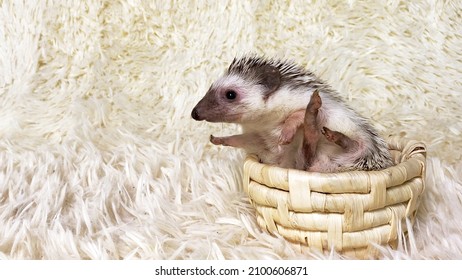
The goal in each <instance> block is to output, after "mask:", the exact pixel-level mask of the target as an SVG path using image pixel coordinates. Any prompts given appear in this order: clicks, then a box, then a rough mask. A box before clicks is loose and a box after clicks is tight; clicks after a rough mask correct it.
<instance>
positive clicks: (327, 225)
mask: <svg viewBox="0 0 462 280" xmlns="http://www.w3.org/2000/svg"><path fill="white" fill-rule="evenodd" d="M387 142H388V144H389V149H390V151H391V154H392V156H393V159H394V162H395V164H396V165H395V166H393V167H390V168H387V169H384V170H381V171H351V172H340V173H315V172H306V171H301V170H294V169H284V168H279V167H275V166H270V165H265V164H262V163H259V160H258V158H257V157H256V156H253V155H249V156H248V157H247V158H246V160H245V163H244V190H245V191H246V192H247V194H248V195H249V198H250V201H251V203H252V205H253V206H254V207H255V209H256V214H257V222H258V224H259V225H260V227H262V228H263V229H266V230H267V231H269V232H278V233H279V234H280V235H282V236H284V237H285V238H286V239H288V240H289V241H292V242H296V243H299V244H301V245H302V246H301V248H307V249H309V250H312V249H317V250H321V251H330V250H331V249H334V250H336V251H337V252H339V253H342V254H345V255H348V256H353V257H356V258H376V257H378V251H377V250H375V249H374V246H373V244H374V243H375V244H382V245H383V244H390V245H392V246H394V245H396V242H397V239H398V233H399V232H398V228H401V229H402V231H403V232H406V231H407V229H406V227H405V223H402V222H403V221H404V218H406V217H408V218H409V220H410V221H411V224H412V223H413V222H414V218H415V214H416V210H417V208H418V204H419V198H420V195H421V194H422V192H423V190H424V178H425V157H426V147H425V144H423V143H421V142H417V141H413V140H408V139H402V138H398V137H392V138H389V139H388V141H387Z"/></svg>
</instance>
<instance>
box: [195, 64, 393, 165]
mask: <svg viewBox="0 0 462 280" xmlns="http://www.w3.org/2000/svg"><path fill="white" fill-rule="evenodd" d="M191 116H192V118H194V119H195V120H198V121H201V120H205V121H209V122H227V123H237V124H240V125H241V126H242V130H243V134H239V135H232V136H227V137H215V136H213V135H211V136H210V141H211V142H212V143H213V144H215V145H224V146H232V147H237V148H243V149H245V151H246V152H247V153H250V154H256V155H257V156H258V157H259V159H260V160H261V162H263V163H266V164H271V165H276V166H280V167H283V168H296V169H302V170H307V171H313V172H337V171H349V170H379V169H383V168H386V167H389V166H391V165H392V159H391V155H390V152H389V150H388V149H387V144H386V142H385V141H384V140H383V139H382V138H381V137H379V136H378V134H377V132H376V131H375V130H374V129H373V128H372V126H371V125H370V124H369V123H368V121H367V120H366V119H364V118H363V117H361V116H359V115H358V113H356V112H355V111H354V110H353V109H351V108H350V107H348V106H347V105H346V104H345V103H344V102H343V101H342V100H341V99H340V97H339V96H338V94H337V93H336V92H335V91H334V90H332V89H331V88H330V87H329V86H328V85H326V84H325V83H324V82H322V81H321V80H320V79H318V78H317V77H316V76H315V75H314V74H313V73H311V72H309V71H306V70H305V69H303V68H302V67H300V66H297V65H296V64H294V63H292V62H289V61H282V60H276V59H266V58H263V57H257V56H244V57H242V58H235V59H234V60H233V62H232V63H231V65H230V66H229V68H228V70H227V71H226V73H225V74H224V75H223V76H222V77H220V78H219V79H218V80H216V81H215V82H214V83H213V84H212V86H211V87H210V89H209V90H208V91H207V93H206V94H205V96H204V97H203V98H202V100H200V101H199V103H198V104H197V105H196V106H195V107H194V109H193V110H192V113H191Z"/></svg>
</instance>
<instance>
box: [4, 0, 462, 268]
mask: <svg viewBox="0 0 462 280" xmlns="http://www.w3.org/2000/svg"><path fill="white" fill-rule="evenodd" d="M248 52H256V53H259V54H265V55H267V56H278V57H283V58H290V59H294V60H296V61H297V62H299V63H300V64H302V65H304V66H306V67H307V68H309V69H310V70H312V71H313V72H315V73H317V74H318V75H319V76H320V77H321V78H323V79H325V80H326V81H328V82H329V83H330V84H331V85H332V86H333V87H334V88H335V89H337V90H339V91H340V92H341V93H342V97H343V98H345V100H347V101H348V102H349V103H350V104H351V106H352V107H354V108H356V109H357V110H358V111H359V112H360V113H361V114H363V115H364V116H367V117H370V118H371V119H372V122H373V123H374V125H375V126H376V127H377V128H378V130H379V131H380V132H381V134H383V135H384V136H386V135H389V134H402V135H406V136H407V137H409V138H413V139H417V140H422V141H424V142H425V143H426V144H427V146H428V169H427V188H426V191H425V194H424V197H423V199H422V205H421V208H420V211H419V215H418V219H417V221H416V224H415V226H414V233H413V235H411V239H410V242H408V243H407V244H406V246H402V247H400V248H399V249H398V250H396V251H394V250H391V249H389V248H382V250H383V251H384V256H383V258H392V259H408V258H409V259H422V258H425V259H427V258H428V259H458V258H462V219H461V216H462V163H461V159H462V158H461V150H462V113H461V107H462V98H461V95H462V2H461V1H459V0H448V1H443V0H422V1H398V0H388V1H379V0H377V1H355V0H349V1H343V0H338V1H314V0H313V1H269V0H262V1H205V0H200V1H178V2H175V1H142V0H126V1H123V0H121V1H96V0H94V1H58V0H56V1H51V0H49V1H44V0H37V1H26V0H3V1H2V0H0V137H1V138H0V257H1V258H7V259H9V258H13V259H131V258H134V259H294V258H297V259H300V258H341V257H342V256H339V255H336V254H331V255H322V254H308V253H301V252H300V251H299V250H298V248H297V246H293V245H290V244H289V243H288V242H286V241H285V240H284V239H282V238H279V237H274V236H271V235H269V234H267V233H266V232H263V231H261V230H260V229H259V228H258V227H257V225H256V221H255V218H254V212H253V209H252V208H251V206H250V205H249V203H248V200H247V197H246V195H245V194H244V193H243V191H242V183H241V181H242V160H243V154H242V153H241V152H240V151H237V150H233V149H231V148H225V147H215V146H212V145H211V144H209V143H208V137H209V135H210V134H211V133H214V134H215V135H217V136H219V135H225V134H228V133H233V132H235V131H236V129H237V128H236V127H235V126H233V125H221V124H208V123H204V122H195V121H193V120H192V119H191V118H190V112H191V109H192V108H193V106H194V105H195V103H196V102H198V101H199V99H200V98H201V96H202V95H203V94H204V93H205V92H206V90H207V89H208V87H209V85H210V83H211V82H212V81H213V80H214V79H216V78H217V77H218V76H219V75H220V74H221V73H222V72H223V71H224V69H225V67H226V66H227V65H228V64H229V63H230V61H231V60H232V59H233V57H234V56H236V55H240V54H244V53H248Z"/></svg>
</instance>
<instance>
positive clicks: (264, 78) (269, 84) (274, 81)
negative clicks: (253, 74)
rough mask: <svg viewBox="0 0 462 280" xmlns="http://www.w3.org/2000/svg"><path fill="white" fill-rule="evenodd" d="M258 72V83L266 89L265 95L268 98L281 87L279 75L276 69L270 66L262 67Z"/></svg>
mask: <svg viewBox="0 0 462 280" xmlns="http://www.w3.org/2000/svg"><path fill="white" fill-rule="evenodd" d="M260 71H261V72H260V73H259V77H260V83H261V84H262V85H264V86H265V87H266V88H267V89H268V90H267V91H266V93H265V94H266V95H267V96H269V95H270V94H271V93H273V92H275V91H276V90H277V89H278V88H279V86H280V85H281V73H280V72H279V69H278V68H277V67H274V66H271V65H264V66H262V67H261V69H260Z"/></svg>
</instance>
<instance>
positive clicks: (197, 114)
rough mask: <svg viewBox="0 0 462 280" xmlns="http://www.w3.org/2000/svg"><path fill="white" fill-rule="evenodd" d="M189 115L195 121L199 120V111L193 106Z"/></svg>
mask: <svg viewBox="0 0 462 280" xmlns="http://www.w3.org/2000/svg"><path fill="white" fill-rule="evenodd" d="M191 117H192V118H193V119H195V120H196V121H201V118H200V117H199V113H198V112H197V108H194V109H193V110H192V112H191Z"/></svg>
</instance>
